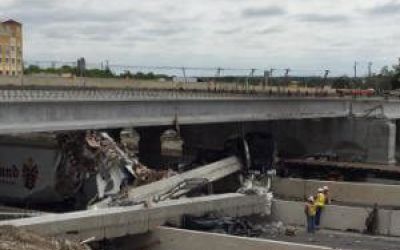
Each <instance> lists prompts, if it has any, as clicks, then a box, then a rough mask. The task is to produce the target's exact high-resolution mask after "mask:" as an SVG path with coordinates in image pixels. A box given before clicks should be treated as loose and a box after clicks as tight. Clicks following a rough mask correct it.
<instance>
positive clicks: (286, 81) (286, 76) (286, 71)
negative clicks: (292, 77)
mask: <svg viewBox="0 0 400 250" xmlns="http://www.w3.org/2000/svg"><path fill="white" fill-rule="evenodd" d="M289 72H290V69H289V68H287V69H285V84H286V86H289Z"/></svg>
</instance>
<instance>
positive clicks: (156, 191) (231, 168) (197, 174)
mask: <svg viewBox="0 0 400 250" xmlns="http://www.w3.org/2000/svg"><path fill="white" fill-rule="evenodd" d="M241 168H242V164H241V162H240V160H239V159H238V158H237V157H229V158H226V159H223V160H221V161H218V162H214V163H211V164H208V165H206V166H203V167H198V168H195V169H193V170H190V171H187V172H185V173H182V174H179V175H175V176H172V177H170V178H167V179H164V180H160V181H157V182H153V183H150V184H148V185H144V186H140V187H137V188H132V189H131V190H130V191H129V200H133V201H145V200H148V199H149V198H152V197H154V196H158V195H162V194H164V193H165V192H167V191H168V190H171V189H172V188H174V187H176V186H177V185H179V183H182V182H183V181H185V180H188V179H195V178H202V179H206V180H208V181H209V182H213V181H216V180H219V179H221V178H223V177H226V176H228V175H230V174H233V173H236V172H238V171H240V170H241Z"/></svg>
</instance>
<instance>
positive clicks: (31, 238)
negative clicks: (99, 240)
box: [0, 226, 90, 250]
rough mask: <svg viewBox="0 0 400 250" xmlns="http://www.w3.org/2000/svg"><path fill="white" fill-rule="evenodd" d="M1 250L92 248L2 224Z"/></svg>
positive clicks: (0, 232) (80, 249)
mask: <svg viewBox="0 0 400 250" xmlns="http://www.w3.org/2000/svg"><path fill="white" fill-rule="evenodd" d="M0 250H90V248H89V247H87V246H84V245H82V244H80V243H76V242H72V241H69V240H64V239H62V240H60V239H55V238H50V237H44V236H40V235H38V234H36V233H33V232H30V231H26V230H22V229H18V228H16V227H13V226H1V227H0Z"/></svg>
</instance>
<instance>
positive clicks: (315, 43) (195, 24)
mask: <svg viewBox="0 0 400 250" xmlns="http://www.w3.org/2000/svg"><path fill="white" fill-rule="evenodd" d="M266 2H268V5H267V4H266ZM379 2H381V4H379V5H377V4H376V3H379ZM282 3H284V4H282ZM399 5H400V0H398V1H397V0H396V1H391V0H385V1H383V0H375V1H369V2H368V1H367V2H366V1H361V0H356V1H348V0H326V1H320V0H307V1H299V0H285V1H282V0H268V1H260V0H202V1H198V0H185V1H182V0H169V1H165V0H151V1H143V0H113V1H109V0H69V1H62V0H0V17H8V18H14V19H16V20H18V21H21V22H23V24H24V53H25V55H24V56H25V59H26V60H31V61H32V60H33V61H36V60H45V61H51V60H61V61H75V60H76V58H77V57H80V56H84V57H86V59H87V61H88V62H89V63H96V62H100V61H104V60H106V59H109V60H110V61H113V63H116V64H119V63H122V64H136V65H140V64H148V65H185V66H199V67H201V66H204V67H215V66H217V67H219V66H226V67H239V68H252V67H268V68H270V67H272V68H282V67H290V68H308V67H312V66H320V65H323V67H324V68H325V67H326V68H330V69H331V70H332V71H333V72H340V74H344V73H346V72H347V71H346V70H349V69H350V70H351V66H350V67H349V66H348V65H351V63H352V61H354V60H358V61H362V60H365V61H369V60H371V61H374V65H377V67H379V66H378V65H383V64H389V65H390V64H392V62H391V61H389V60H390V59H391V58H392V59H393V60H396V58H394V57H395V55H400V47H399V46H395V41H396V39H395V38H396V35H397V36H398V34H399V32H398V27H397V26H398V25H397V23H396V22H395V20H394V18H393V17H394V15H396V13H399V17H400V7H399ZM360 9H364V10H363V11H361V13H362V15H360ZM311 10H312V11H311ZM385 15H388V16H389V17H391V18H383V17H384V16H385ZM328 24H332V25H331V26H330V27H329V28H326V26H327V25H328ZM335 24H336V26H335ZM376 34H379V36H377V35H376ZM355 41H356V42H355ZM327 58H329V60H327Z"/></svg>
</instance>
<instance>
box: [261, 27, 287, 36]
mask: <svg viewBox="0 0 400 250" xmlns="http://www.w3.org/2000/svg"><path fill="white" fill-rule="evenodd" d="M283 31H285V28H284V27H282V26H273V27H267V28H263V29H260V30H257V31H256V33H257V34H261V35H269V34H276V33H282V32H283Z"/></svg>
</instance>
